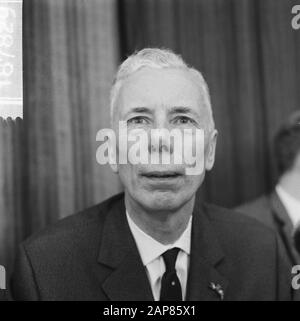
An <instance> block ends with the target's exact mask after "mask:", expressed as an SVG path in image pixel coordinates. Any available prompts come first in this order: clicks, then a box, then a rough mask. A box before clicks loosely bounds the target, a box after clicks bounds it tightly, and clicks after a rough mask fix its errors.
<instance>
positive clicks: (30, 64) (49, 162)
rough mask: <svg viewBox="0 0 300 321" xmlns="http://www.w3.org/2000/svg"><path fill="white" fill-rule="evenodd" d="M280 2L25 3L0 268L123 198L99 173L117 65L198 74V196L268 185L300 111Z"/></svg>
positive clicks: (5, 159)
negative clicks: (203, 117) (212, 139)
mask: <svg viewBox="0 0 300 321" xmlns="http://www.w3.org/2000/svg"><path fill="white" fill-rule="evenodd" d="M294 4H297V1H289V0H119V1H118V0H25V1H24V8H23V15H24V17H23V19H24V22H23V38H24V44H23V57H24V62H23V65H24V119H23V120H20V119H18V120H17V121H16V122H12V121H8V122H3V121H1V122H0V161H1V163H0V264H4V265H6V266H8V267H11V266H12V262H13V260H14V255H15V250H16V247H17V245H18V243H19V242H20V241H21V240H23V239H24V238H25V237H27V236H28V235H30V234H32V233H33V232H35V231H37V230H39V229H41V228H43V227H45V226H46V225H48V224H50V223H52V222H54V221H56V220H57V219H59V218H62V217H65V216H67V215H69V214H71V213H73V212H76V211H79V210H81V209H83V208H85V207H87V206H90V205H93V204H95V203H97V202H99V201H101V200H103V199H105V198H107V197H108V196H110V195H112V194H114V193H116V192H118V191H120V190H121V186H120V183H119V181H118V179H117V177H116V176H114V175H113V174H112V173H111V172H110V169H109V168H108V167H107V166H106V167H103V166H100V165H97V163H96V159H95V153H96V148H97V146H98V145H97V142H96V139H95V137H96V132H97V131H98V130H99V129H101V128H104V127H108V126H109V89H110V85H111V81H112V78H113V75H114V72H115V71H116V68H117V65H118V63H119V62H120V61H121V59H123V58H125V57H126V56H127V55H129V54H131V53H132V52H133V51H134V50H137V49H140V48H143V47H146V46H151V47H166V48H170V49H173V50H175V52H177V53H179V54H181V55H182V56H183V58H184V59H185V60H186V61H187V62H188V63H189V64H191V65H193V66H195V67H196V68H198V69H199V70H201V71H202V72H203V73H204V76H205V78H206V79H207V82H208V84H209V87H210V91H211V96H212V103H213V110H214V115H215V120H216V125H217V128H218V130H219V140H218V148H217V161H216V164H215V168H214V169H213V171H212V172H211V173H209V174H208V175H207V179H206V182H205V185H204V186H203V188H202V190H201V193H200V197H204V198H205V199H206V200H208V201H211V202H215V203H217V204H220V205H224V206H229V207H230V206H234V205H237V204H239V203H242V202H244V201H246V200H249V199H251V198H253V197H256V196H258V195H260V194H261V193H264V192H266V191H268V190H270V189H271V187H272V185H273V184H274V182H275V180H276V172H275V167H274V161H273V159H272V150H271V142H272V138H273V135H274V133H275V131H276V129H277V128H278V126H279V125H280V123H281V121H282V120H283V119H284V118H285V117H287V116H288V114H289V113H290V112H291V111H293V110H296V109H299V98H300V97H299V96H300V90H299V83H300V62H299V59H300V56H299V53H300V30H299V31H295V30H293V29H292V27H291V18H292V15H291V8H292V6H293V5H294Z"/></svg>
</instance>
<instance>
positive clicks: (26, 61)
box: [0, 0, 120, 267]
mask: <svg viewBox="0 0 300 321" xmlns="http://www.w3.org/2000/svg"><path fill="white" fill-rule="evenodd" d="M116 14H117V10H116V1H114V0H51V1H49V0H29V1H24V7H23V19H24V20H23V51H24V52H23V65H24V76H23V77H24V79H23V80H24V119H23V120H18V121H17V122H16V123H13V122H11V121H10V122H9V123H8V124H3V123H2V124H0V127H1V130H0V133H1V134H0V139H1V141H3V142H4V144H1V145H0V155H1V165H2V167H1V169H0V177H1V180H0V182H1V183H2V184H1V190H0V191H1V194H0V195H1V201H0V224H1V226H0V264H5V265H6V266H9V267H10V266H11V265H12V262H13V258H14V255H15V250H16V246H17V244H18V243H19V242H20V241H21V240H22V239H24V238H25V237H27V236H28V235H30V234H32V233H33V232H34V231H37V230H40V229H41V228H43V227H45V226H47V225H48V224H50V223H52V222H54V221H56V220H57V219H59V218H62V217H65V216H67V215H70V214H72V213H74V212H77V211H80V210H82V209H83V208H85V207H88V206H92V205H94V204H96V203H98V202H100V201H102V200H104V199H105V198H107V197H109V196H111V195H113V194H115V193H116V192H118V191H119V190H120V184H119V181H118V178H117V177H116V176H115V175H114V174H112V173H111V171H110V168H109V166H103V165H99V164H97V162H96V149H97V147H98V145H99V143H97V142H96V133H97V131H98V130H100V129H102V128H105V127H109V90H110V86H111V83H112V79H113V76H114V73H115V70H116V67H117V65H118V63H119V49H118V35H117V32H118V30H117V19H116ZM3 182H4V183H3ZM2 262H3V263H2Z"/></svg>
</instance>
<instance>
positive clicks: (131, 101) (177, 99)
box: [118, 67, 201, 114]
mask: <svg viewBox="0 0 300 321" xmlns="http://www.w3.org/2000/svg"><path fill="white" fill-rule="evenodd" d="M200 98H201V93H200V86H199V85H198V84H197V82H196V79H195V76H194V75H192V74H191V73H190V72H189V71H188V70H184V69H174V68H172V69H171V68H168V69H167V68H164V69H156V68H148V67H145V68H142V69H141V70H139V71H137V72H136V73H134V74H133V75H131V76H129V77H128V78H127V79H126V80H125V81H124V83H123V85H122V87H121V89H120V93H119V104H118V105H119V109H121V110H119V111H120V112H121V114H122V113H125V112H128V111H129V110H130V109H131V108H135V107H152V108H155V107H161V106H166V107H172V106H189V107H190V108H193V109H199V104H200V101H201V99H200Z"/></svg>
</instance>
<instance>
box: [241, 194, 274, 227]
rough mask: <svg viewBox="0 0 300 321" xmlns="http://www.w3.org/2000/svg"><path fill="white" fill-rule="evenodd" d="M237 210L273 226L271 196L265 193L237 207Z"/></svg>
mask: <svg viewBox="0 0 300 321" xmlns="http://www.w3.org/2000/svg"><path fill="white" fill-rule="evenodd" d="M235 210H236V211H238V212H240V213H243V214H246V215H247V216H249V217H253V218H255V219H257V220H258V221H260V222H262V223H264V224H266V225H267V226H270V227H271V226H273V220H272V211H271V204H270V196H268V195H263V196H261V197H259V198H257V199H254V200H252V201H250V202H248V203H245V204H242V205H240V206H238V207H236V208H235Z"/></svg>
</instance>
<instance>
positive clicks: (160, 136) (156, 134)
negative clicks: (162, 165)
mask: <svg viewBox="0 0 300 321" xmlns="http://www.w3.org/2000/svg"><path fill="white" fill-rule="evenodd" d="M148 141H149V145H148V151H149V153H150V154H151V153H159V154H162V153H163V152H166V153H170V154H173V149H174V146H173V144H174V143H173V141H172V139H171V136H170V131H169V128H166V127H163V128H154V129H152V130H151V131H150V137H149V140H148Z"/></svg>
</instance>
